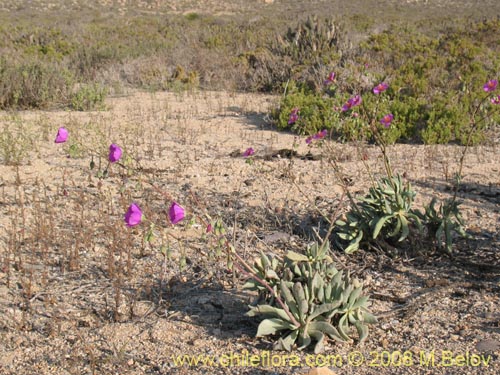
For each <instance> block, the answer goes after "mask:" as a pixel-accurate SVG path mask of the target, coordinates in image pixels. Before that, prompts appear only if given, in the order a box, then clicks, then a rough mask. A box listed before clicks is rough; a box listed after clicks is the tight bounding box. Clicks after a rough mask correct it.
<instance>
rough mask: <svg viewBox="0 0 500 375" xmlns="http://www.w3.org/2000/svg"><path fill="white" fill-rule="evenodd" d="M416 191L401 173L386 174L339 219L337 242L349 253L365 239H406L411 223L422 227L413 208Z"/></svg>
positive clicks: (381, 242)
mask: <svg viewBox="0 0 500 375" xmlns="http://www.w3.org/2000/svg"><path fill="white" fill-rule="evenodd" d="M415 195H416V193H415V192H414V191H413V190H412V188H411V185H410V183H409V182H407V183H405V182H404V181H403V179H402V177H401V176H400V175H397V176H394V177H392V178H387V177H384V178H382V179H381V180H380V181H378V182H377V185H376V186H373V187H371V188H370V190H369V192H368V194H367V195H366V196H365V197H363V198H360V199H359V202H357V203H356V204H354V205H353V207H352V208H351V210H350V211H349V212H347V213H346V216H345V218H344V220H337V222H336V225H337V227H336V242H337V245H338V246H339V247H341V248H344V251H345V252H346V253H348V254H349V253H353V252H354V251H356V250H358V249H359V247H360V245H361V244H362V243H363V242H365V243H367V244H372V245H374V244H376V245H378V246H383V245H384V243H385V242H387V241H390V242H394V241H396V242H401V241H403V240H405V239H406V238H407V237H408V236H409V235H410V224H411V223H415V224H416V225H417V227H418V228H421V227H422V224H421V221H420V218H419V216H418V215H417V214H416V213H415V211H414V210H413V209H412V204H413V200H414V198H415ZM379 237H380V238H379ZM346 242H347V247H345V246H344V244H345V243H346Z"/></svg>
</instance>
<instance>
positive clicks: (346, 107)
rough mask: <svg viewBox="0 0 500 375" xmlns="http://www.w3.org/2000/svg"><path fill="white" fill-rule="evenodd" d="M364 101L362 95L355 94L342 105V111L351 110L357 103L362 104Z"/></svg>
mask: <svg viewBox="0 0 500 375" xmlns="http://www.w3.org/2000/svg"><path fill="white" fill-rule="evenodd" d="M361 102H362V100H361V96H359V95H355V96H353V97H352V98H350V99H349V100H348V101H347V102H346V103H345V104H344V105H343V106H342V112H346V111H348V110H350V109H351V108H352V107H355V106H357V105H360V104H361Z"/></svg>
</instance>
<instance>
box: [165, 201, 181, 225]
mask: <svg viewBox="0 0 500 375" xmlns="http://www.w3.org/2000/svg"><path fill="white" fill-rule="evenodd" d="M168 216H169V218H170V222H171V223H172V224H177V223H178V222H179V221H182V219H184V208H182V206H180V205H179V204H178V203H177V202H172V205H171V206H170V210H168Z"/></svg>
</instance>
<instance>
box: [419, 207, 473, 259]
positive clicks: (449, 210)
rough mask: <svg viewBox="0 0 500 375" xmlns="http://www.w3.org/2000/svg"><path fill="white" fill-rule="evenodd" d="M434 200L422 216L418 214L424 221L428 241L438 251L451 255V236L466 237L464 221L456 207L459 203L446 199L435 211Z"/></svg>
mask: <svg viewBox="0 0 500 375" xmlns="http://www.w3.org/2000/svg"><path fill="white" fill-rule="evenodd" d="M436 203H437V199H436V198H432V200H431V202H430V203H429V204H428V205H427V206H426V207H425V212H424V214H420V217H421V219H422V220H423V221H424V223H425V225H426V228H427V234H428V236H429V239H431V240H432V241H434V243H435V244H436V245H437V247H438V249H442V250H445V251H446V252H447V253H448V254H449V255H451V253H452V245H453V234H454V233H456V234H458V235H460V236H462V237H467V233H466V232H465V228H464V221H463V218H462V214H461V213H460V209H459V208H458V206H459V205H460V202H458V201H456V200H455V199H453V198H452V199H447V200H445V201H444V202H442V203H441V204H440V205H439V208H438V209H436V207H435V205H436Z"/></svg>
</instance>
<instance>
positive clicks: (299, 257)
mask: <svg viewBox="0 0 500 375" xmlns="http://www.w3.org/2000/svg"><path fill="white" fill-rule="evenodd" d="M286 258H287V259H289V260H291V261H292V262H307V261H309V258H308V257H307V256H305V255H303V254H299V253H296V252H295V251H289V252H288V253H287V254H286Z"/></svg>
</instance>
